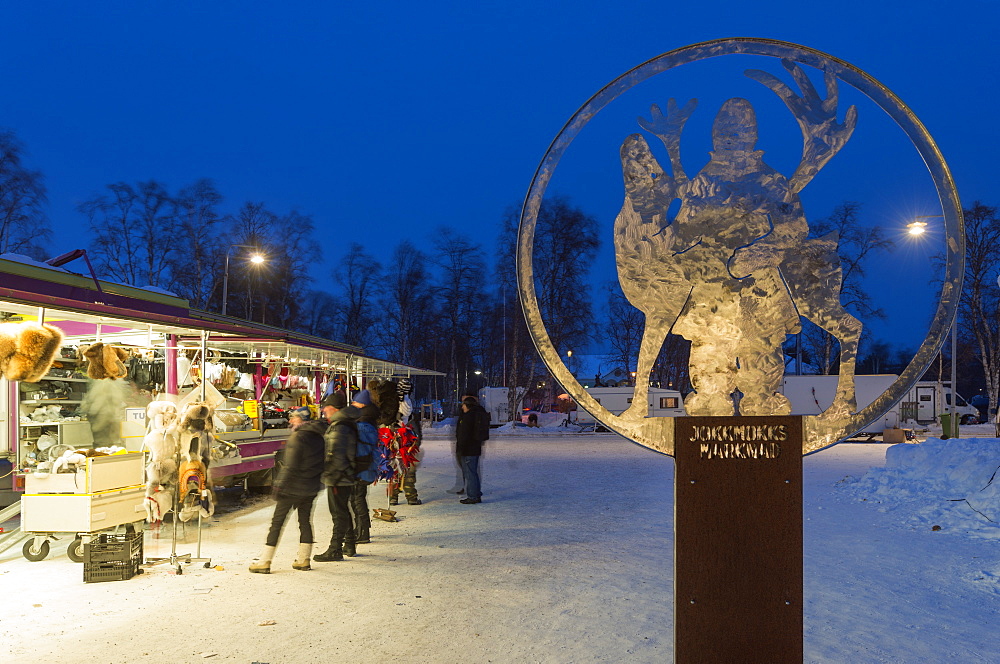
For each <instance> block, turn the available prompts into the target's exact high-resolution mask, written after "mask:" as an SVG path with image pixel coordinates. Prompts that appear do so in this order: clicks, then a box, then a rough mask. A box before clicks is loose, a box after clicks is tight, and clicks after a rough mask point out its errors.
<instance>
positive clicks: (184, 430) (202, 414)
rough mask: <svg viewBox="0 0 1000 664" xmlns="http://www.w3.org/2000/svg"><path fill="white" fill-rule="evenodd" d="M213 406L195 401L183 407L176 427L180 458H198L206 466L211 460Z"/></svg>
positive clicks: (188, 459)
mask: <svg viewBox="0 0 1000 664" xmlns="http://www.w3.org/2000/svg"><path fill="white" fill-rule="evenodd" d="M212 412H213V408H212V406H211V405H209V404H208V403H207V402H204V401H195V402H194V403H190V404H188V405H187V407H186V408H185V409H184V413H183V415H182V417H181V419H180V424H179V425H178V427H177V438H178V439H179V441H180V446H181V460H182V461H193V460H200V461H201V462H202V463H203V464H204V465H205V466H206V467H207V466H208V464H209V463H211V461H212V438H213V436H212V434H213V433H214V431H215V427H214V425H213V423H212Z"/></svg>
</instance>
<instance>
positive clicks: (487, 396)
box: [479, 387, 511, 425]
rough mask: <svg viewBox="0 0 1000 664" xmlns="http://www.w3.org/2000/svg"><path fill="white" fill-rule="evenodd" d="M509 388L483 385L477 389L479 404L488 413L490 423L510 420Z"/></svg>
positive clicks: (502, 422) (496, 423)
mask: <svg viewBox="0 0 1000 664" xmlns="http://www.w3.org/2000/svg"><path fill="white" fill-rule="evenodd" d="M509 394H510V390H508V389H507V388H506V387H484V388H482V389H481V390H479V405H480V406H482V407H483V408H485V409H486V412H487V413H489V414H490V423H491V424H493V425H498V424H504V423H505V422H510V421H511V413H510V403H509V401H510V400H509Z"/></svg>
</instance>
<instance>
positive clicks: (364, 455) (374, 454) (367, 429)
mask: <svg viewBox="0 0 1000 664" xmlns="http://www.w3.org/2000/svg"><path fill="white" fill-rule="evenodd" d="M351 405H352V406H354V407H355V408H358V409H359V410H360V411H361V417H359V418H358V450H357V454H356V456H355V457H354V467H355V476H356V481H357V484H355V486H354V495H353V497H352V498H351V518H352V519H353V522H354V537H355V543H357V544H368V543H370V542H371V541H372V538H371V528H372V518H371V514H370V513H369V511H368V487H369V486H371V485H372V484H373V483H374V482H375V480H376V479H378V444H379V440H378V428H377V427H376V426H375V422H376V420H377V419H378V414H379V410H378V407H377V406H375V405H373V404H372V399H371V395H370V394H369V393H368V390H361V391H360V392H358V393H357V394H356V395H354V400H353V401H352V402H351Z"/></svg>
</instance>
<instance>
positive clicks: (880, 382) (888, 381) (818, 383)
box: [782, 374, 979, 433]
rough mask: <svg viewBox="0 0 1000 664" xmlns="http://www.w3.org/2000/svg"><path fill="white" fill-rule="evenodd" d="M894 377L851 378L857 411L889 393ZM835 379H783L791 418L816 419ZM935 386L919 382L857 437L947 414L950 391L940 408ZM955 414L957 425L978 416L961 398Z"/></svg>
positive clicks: (947, 389)
mask: <svg viewBox="0 0 1000 664" xmlns="http://www.w3.org/2000/svg"><path fill="white" fill-rule="evenodd" d="M896 378H898V376H896V375H895V374H874V375H862V376H855V377H854V390H855V398H856V399H857V406H858V410H861V409H862V408H864V407H865V406H867V405H868V404H870V403H871V402H872V401H874V400H875V399H877V398H878V397H880V396H881V395H882V393H883V392H885V391H886V390H887V389H889V386H890V385H892V384H893V383H894V382H895V380H896ZM838 380H839V376H826V375H824V376H785V380H784V389H783V390H782V392H783V393H784V395H785V396H786V397H788V400H789V401H791V402H792V412H791V414H792V415H819V414H820V413H822V412H823V411H824V410H826V409H827V408H829V407H830V404H831V403H833V396H834V394H835V393H836V391H837V381H838ZM937 390H938V384H937V383H936V382H934V381H920V382H918V383H917V384H916V385H915V386H914V387H913V388H912V389H910V391H909V392H908V393H907V394H906V395H904V396H903V398H902V399H901V400H900V401H899V403H896V404H894V405H893V406H892V408H890V409H889V410H888V411H887V412H886V413H885V414H884V415H882V417H881V418H879V419H878V420H876V421H875V422H873V423H871V424H870V425H868V426H867V427H865V428H864V429H862V430H861V432H859V433H881V432H882V430H883V429H886V428H891V427H896V426H899V427H902V426H903V425H904V423H905V422H906V421H907V420H915V421H916V422H919V423H927V422H933V421H935V420H936V416H937V415H939V414H941V413H944V412H947V410H948V407H947V404H948V403H950V402H951V387H949V386H948V385H944V386H943V387H942V388H941V390H942V392H943V394H944V402H945V403H944V404H943V405H942V404H940V400H939V399H938V397H937ZM955 412H956V414H957V415H958V417H959V422H962V423H967V422H970V421H975V420H977V419H978V417H979V412H978V411H977V410H976V409H975V408H974V407H972V406H970V405H968V404H967V403H966V401H965V399H963V398H962V396H961V395H958V398H957V400H956V409H955Z"/></svg>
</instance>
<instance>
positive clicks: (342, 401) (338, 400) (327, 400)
mask: <svg viewBox="0 0 1000 664" xmlns="http://www.w3.org/2000/svg"><path fill="white" fill-rule="evenodd" d="M346 405H347V397H346V396H345V395H344V393H343V392H334V393H333V394H328V395H326V396H325V397H323V401H322V406H323V407H324V408H325V407H326V406H332V407H333V408H336V409H337V410H340V409H341V408H343V407H344V406H346Z"/></svg>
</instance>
